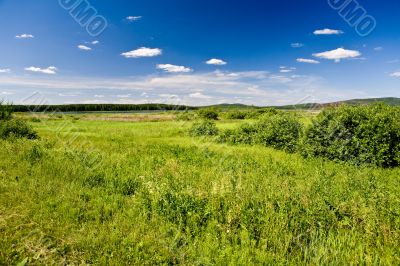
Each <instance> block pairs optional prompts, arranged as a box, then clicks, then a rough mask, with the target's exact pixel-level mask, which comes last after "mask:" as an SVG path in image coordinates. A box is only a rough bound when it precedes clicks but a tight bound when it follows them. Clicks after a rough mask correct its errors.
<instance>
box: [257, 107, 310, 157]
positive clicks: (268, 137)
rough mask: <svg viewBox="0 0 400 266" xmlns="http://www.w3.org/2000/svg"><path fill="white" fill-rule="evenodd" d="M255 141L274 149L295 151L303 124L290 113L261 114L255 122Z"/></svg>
mask: <svg viewBox="0 0 400 266" xmlns="http://www.w3.org/2000/svg"><path fill="white" fill-rule="evenodd" d="M256 126H257V130H258V134H257V138H258V139H257V142H259V143H261V144H262V145H265V146H270V147H274V148H276V149H280V150H285V151H288V152H295V151H296V150H297V147H298V143H299V140H300V137H301V134H302V132H303V124H302V123H301V122H300V121H299V119H298V118H297V117H296V116H294V115H290V114H277V115H272V116H263V117H262V118H261V119H260V121H259V122H258V123H257V125H256Z"/></svg>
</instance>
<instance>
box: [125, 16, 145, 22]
mask: <svg viewBox="0 0 400 266" xmlns="http://www.w3.org/2000/svg"><path fill="white" fill-rule="evenodd" d="M141 18H142V16H128V17H126V19H127V20H129V21H131V22H132V21H137V20H139V19H141Z"/></svg>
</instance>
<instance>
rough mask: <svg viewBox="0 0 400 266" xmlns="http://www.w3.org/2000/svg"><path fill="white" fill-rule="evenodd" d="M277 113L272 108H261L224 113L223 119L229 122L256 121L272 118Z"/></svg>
mask: <svg viewBox="0 0 400 266" xmlns="http://www.w3.org/2000/svg"><path fill="white" fill-rule="evenodd" d="M278 113H279V111H278V110H276V109H273V108H263V109H256V110H234V111H229V112H226V113H225V114H224V118H225V119H230V120H244V119H258V118H260V117H261V116H272V115H276V114H278Z"/></svg>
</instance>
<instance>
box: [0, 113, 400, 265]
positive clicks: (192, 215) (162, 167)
mask: <svg viewBox="0 0 400 266" xmlns="http://www.w3.org/2000/svg"><path fill="white" fill-rule="evenodd" d="M68 119H69V122H68V123H65V121H64V120H61V119H58V120H57V119H53V120H46V119H41V122H37V123H32V125H33V126H34V127H35V129H36V130H38V132H39V135H40V136H41V139H40V140H37V141H27V140H15V141H0V265H2V264H6V265H10V264H11V265H13V264H18V263H21V262H22V263H25V264H28V265H29V264H34V265H39V264H100V265H108V264H111V265H121V264H122V265H125V264H139V265H142V264H145V265H155V264H189V265H192V264H197V265H227V264H231V265H254V264H271V265H287V264H290V265H306V264H311V265H320V264H323V265H348V264H353V265H354V264H356V265H360V264H361V265H399V264H400V257H399V254H400V246H399V243H400V199H399V195H400V178H399V176H400V169H387V170H384V169H379V168H372V167H362V168H360V167H354V166H350V165H346V164H336V163H333V162H327V161H324V160H321V159H303V158H302V157H301V156H299V155H297V154H286V153H284V152H280V151H276V150H273V149H268V148H263V147H257V146H255V147H250V146H228V145H219V144H215V143H213V142H211V141H209V140H207V139H201V138H200V139H196V138H190V137H189V136H187V134H186V132H187V130H188V129H189V128H190V126H191V123H188V122H174V121H166V122H137V123H132V122H115V121H84V120H82V119H81V120H75V119H73V118H68ZM239 123H242V122H237V121H229V122H227V121H220V122H217V124H218V127H219V128H233V127H235V126H238V125H239ZM75 137H76V139H75ZM71 138H72V140H73V141H71ZM92 159H93V160H92ZM94 159H96V160H97V161H96V160H94ZM94 161H96V162H100V164H94V163H93V162H94Z"/></svg>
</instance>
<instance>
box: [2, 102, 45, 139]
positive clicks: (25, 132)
mask: <svg viewBox="0 0 400 266" xmlns="http://www.w3.org/2000/svg"><path fill="white" fill-rule="evenodd" d="M37 137H38V136H37V133H36V132H35V131H34V130H33V129H32V127H30V126H29V125H28V124H27V123H26V122H25V121H23V120H20V119H15V118H13V117H12V108H11V106H10V105H7V104H3V102H1V101H0V138H1V139H8V138H27V139H36V138H37Z"/></svg>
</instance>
